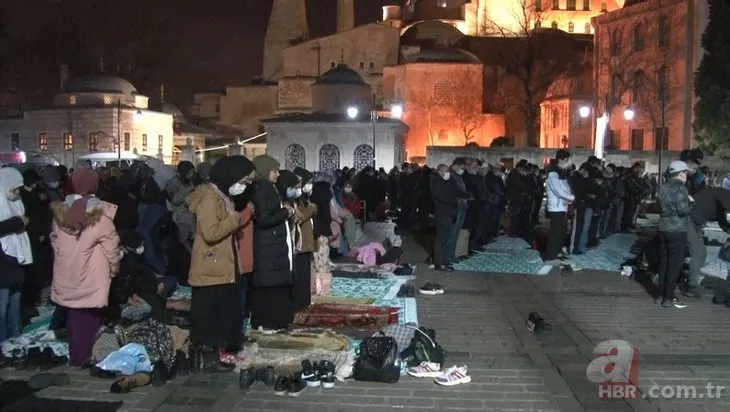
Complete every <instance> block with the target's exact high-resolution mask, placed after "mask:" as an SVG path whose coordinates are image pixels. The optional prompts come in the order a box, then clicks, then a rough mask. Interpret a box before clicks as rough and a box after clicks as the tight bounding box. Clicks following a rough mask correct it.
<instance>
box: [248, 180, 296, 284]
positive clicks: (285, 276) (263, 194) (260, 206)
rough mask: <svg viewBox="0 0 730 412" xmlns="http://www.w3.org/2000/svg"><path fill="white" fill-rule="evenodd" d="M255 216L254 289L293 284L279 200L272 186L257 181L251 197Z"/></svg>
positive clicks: (286, 213)
mask: <svg viewBox="0 0 730 412" xmlns="http://www.w3.org/2000/svg"><path fill="white" fill-rule="evenodd" d="M252 200H253V204H254V207H255V208H256V212H255V215H254V234H253V245H254V259H253V263H254V268H253V283H254V286H255V287H269V286H284V285H291V284H292V271H291V260H290V259H291V258H292V255H291V253H292V251H291V248H290V245H289V242H288V241H287V239H288V233H287V232H288V229H287V224H286V221H287V218H288V217H289V214H288V212H287V210H286V209H284V208H283V207H282V204H281V198H280V197H279V193H278V192H277V191H276V188H275V187H274V184H273V183H270V182H267V181H264V180H259V181H258V182H257V187H256V188H255V190H254V193H253V198H252Z"/></svg>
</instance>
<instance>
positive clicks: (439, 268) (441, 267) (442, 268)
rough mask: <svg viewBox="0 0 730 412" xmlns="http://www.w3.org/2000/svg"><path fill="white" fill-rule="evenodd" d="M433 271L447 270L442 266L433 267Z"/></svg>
mask: <svg viewBox="0 0 730 412" xmlns="http://www.w3.org/2000/svg"><path fill="white" fill-rule="evenodd" d="M434 270H436V271H438V272H448V271H449V270H448V269H447V268H446V266H444V265H438V266H434Z"/></svg>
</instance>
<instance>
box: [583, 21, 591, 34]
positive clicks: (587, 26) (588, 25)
mask: <svg viewBox="0 0 730 412" xmlns="http://www.w3.org/2000/svg"><path fill="white" fill-rule="evenodd" d="M583 31H585V33H586V34H591V23H586V27H585V29H583Z"/></svg>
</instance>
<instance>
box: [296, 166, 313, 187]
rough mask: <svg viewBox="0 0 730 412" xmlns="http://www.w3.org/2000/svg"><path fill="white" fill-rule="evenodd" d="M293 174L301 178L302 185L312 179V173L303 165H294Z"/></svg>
mask: <svg viewBox="0 0 730 412" xmlns="http://www.w3.org/2000/svg"><path fill="white" fill-rule="evenodd" d="M294 174H295V175H297V176H299V177H300V178H301V179H302V185H306V184H307V183H309V182H311V181H312V177H314V175H313V174H312V172H310V171H309V170H307V169H305V168H303V167H298V166H297V167H295V168H294Z"/></svg>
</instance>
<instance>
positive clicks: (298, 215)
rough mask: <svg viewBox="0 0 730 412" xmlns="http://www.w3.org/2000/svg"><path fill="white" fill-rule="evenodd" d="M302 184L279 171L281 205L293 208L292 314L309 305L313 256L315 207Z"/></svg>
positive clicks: (291, 224)
mask: <svg viewBox="0 0 730 412" xmlns="http://www.w3.org/2000/svg"><path fill="white" fill-rule="evenodd" d="M301 185H302V183H301V181H300V179H299V177H298V176H297V175H295V174H294V173H292V172H290V171H288V170H281V171H280V172H279V179H278V180H277V181H276V186H277V188H278V189H279V191H280V192H281V193H282V197H283V198H284V199H285V200H284V203H286V204H288V205H289V206H291V207H293V208H294V215H293V216H292V217H290V218H289V226H290V228H291V238H292V243H293V246H294V272H293V283H292V291H291V294H292V304H293V305H294V310H301V309H304V308H306V307H307V306H309V305H310V304H311V303H312V291H311V278H312V252H314V243H315V242H314V222H313V221H312V217H314V215H315V214H316V213H317V206H316V205H315V204H314V203H312V202H310V201H309V199H308V196H305V195H303V194H302V188H301Z"/></svg>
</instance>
